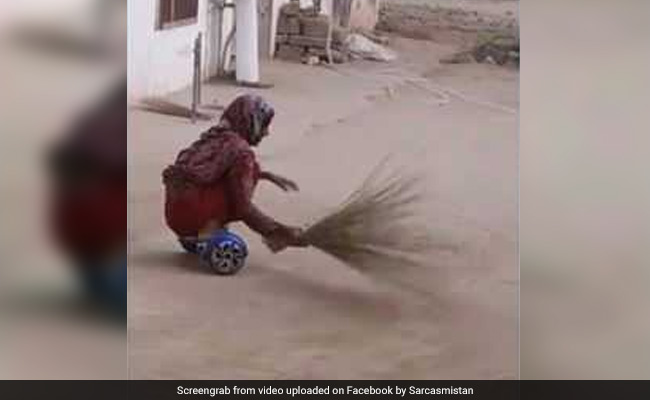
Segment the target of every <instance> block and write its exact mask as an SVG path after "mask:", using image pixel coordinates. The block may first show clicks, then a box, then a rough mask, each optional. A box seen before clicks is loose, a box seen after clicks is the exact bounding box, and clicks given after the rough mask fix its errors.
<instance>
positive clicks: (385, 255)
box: [303, 160, 432, 269]
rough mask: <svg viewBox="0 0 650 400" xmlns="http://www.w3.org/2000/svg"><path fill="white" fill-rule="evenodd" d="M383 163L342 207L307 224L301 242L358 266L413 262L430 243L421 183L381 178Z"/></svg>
mask: <svg viewBox="0 0 650 400" xmlns="http://www.w3.org/2000/svg"><path fill="white" fill-rule="evenodd" d="M386 161H387V160H384V161H383V162H382V163H380V165H379V166H377V167H376V168H375V169H374V170H373V171H372V172H371V174H370V175H369V176H368V178H367V179H366V180H365V181H364V182H363V184H362V185H361V187H360V188H359V189H357V190H356V191H355V192H353V193H352V194H351V195H350V197H349V198H348V199H347V200H346V201H345V202H344V203H343V204H342V205H341V206H339V207H338V208H337V209H335V210H334V211H333V212H332V213H330V214H329V215H326V216H324V217H323V218H321V219H320V220H318V221H316V222H315V223H313V224H311V225H310V226H309V227H308V228H307V229H306V230H305V232H304V235H303V239H304V241H305V242H306V243H308V244H309V245H310V246H313V247H315V248H318V249H320V250H321V251H323V252H325V253H327V254H330V255H331V256H333V257H335V258H337V259H339V260H341V261H343V262H344V263H346V264H348V265H350V266H352V267H357V268H361V269H362V268H366V267H371V266H372V265H375V264H376V263H377V262H380V261H382V262H385V261H394V262H397V263H413V262H416V260H417V258H418V256H420V255H423V254H424V252H425V251H426V250H428V249H429V248H430V245H431V243H432V240H431V238H430V235H429V232H428V230H427V229H426V228H425V227H424V225H423V224H421V223H420V221H419V220H418V212H417V207H416V206H417V205H418V204H420V203H421V201H422V200H423V198H424V195H423V193H422V191H421V188H422V185H421V181H420V179H419V178H418V177H415V176H409V175H405V174H402V173H393V174H391V175H390V176H387V177H383V175H382V172H383V170H384V166H385V164H386Z"/></svg>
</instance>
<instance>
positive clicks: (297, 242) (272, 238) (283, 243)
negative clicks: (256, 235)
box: [264, 226, 309, 253]
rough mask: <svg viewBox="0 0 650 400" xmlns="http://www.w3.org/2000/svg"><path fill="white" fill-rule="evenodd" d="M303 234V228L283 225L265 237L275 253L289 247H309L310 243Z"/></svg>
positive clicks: (265, 240)
mask: <svg viewBox="0 0 650 400" xmlns="http://www.w3.org/2000/svg"><path fill="white" fill-rule="evenodd" d="M303 234H304V229H302V228H297V227H291V226H283V227H282V228H280V229H277V230H276V231H275V232H273V234H271V235H269V236H267V237H265V238H264V243H265V244H266V245H267V246H268V248H269V249H270V250H271V251H272V252H273V253H279V252H281V251H282V250H284V249H286V248H287V247H307V246H309V243H307V242H306V241H305V239H304V235H303Z"/></svg>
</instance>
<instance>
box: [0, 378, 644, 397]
mask: <svg viewBox="0 0 650 400" xmlns="http://www.w3.org/2000/svg"><path fill="white" fill-rule="evenodd" d="M231 397H234V398H260V399H263V398H269V399H308V398H317V399H328V398H331V399H341V398H345V399H359V400H363V399H374V398H383V399H401V398H408V399H427V398H436V399H502V400H510V399H549V400H550V399H553V400H555V399H571V400H574V399H588V398H599V399H601V398H602V399H626V400H635V399H643V400H647V399H650V381H0V399H3V400H4V399H7V400H13V399H16V400H37V399H38V400H46V399H47V400H50V399H66V400H76V399H84V400H85V399H92V400H117V399H137V400H140V399H143V400H149V399H151V400H166V399H188V400H190V399H191V400H194V399H197V400H201V399H219V398H231Z"/></svg>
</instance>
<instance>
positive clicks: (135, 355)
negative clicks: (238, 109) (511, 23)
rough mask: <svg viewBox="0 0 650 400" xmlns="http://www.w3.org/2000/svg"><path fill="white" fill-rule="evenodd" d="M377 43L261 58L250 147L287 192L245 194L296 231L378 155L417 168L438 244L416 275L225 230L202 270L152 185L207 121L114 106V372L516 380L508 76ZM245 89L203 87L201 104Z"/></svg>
mask: <svg viewBox="0 0 650 400" xmlns="http://www.w3.org/2000/svg"><path fill="white" fill-rule="evenodd" d="M391 47H393V48H394V49H396V50H397V51H398V53H399V54H400V59H399V61H397V62H395V63H388V64H380V63H366V62H358V63H353V64H347V65H342V66H337V67H335V68H326V67H309V66H305V65H298V64H290V63H284V62H279V61H275V62H272V63H267V64H264V65H263V75H264V79H265V80H266V81H268V82H272V83H273V84H274V85H275V86H274V87H273V88H272V89H269V90H262V91H260V93H261V94H262V95H263V96H265V97H267V98H268V99H269V100H270V101H271V102H272V103H273V104H274V106H275V108H276V110H277V117H276V119H275V121H274V125H273V132H272V134H271V136H270V137H269V138H268V140H267V141H265V142H264V143H263V144H262V146H261V147H260V149H259V152H258V156H259V159H260V161H261V163H262V165H263V167H264V168H267V169H270V170H273V171H277V172H279V173H282V174H286V175H287V176H289V177H291V178H293V179H295V180H296V181H297V182H298V184H299V185H300V187H301V191H300V192H299V193H297V194H291V195H288V194H284V193H281V192H278V191H277V190H275V189H274V188H271V187H269V186H267V185H264V184H262V186H261V187H260V188H259V189H258V191H257V193H256V198H255V201H256V202H257V203H258V204H259V205H260V206H261V207H262V208H263V209H265V210H266V211H268V212H269V213H270V214H272V215H274V216H276V217H277V218H279V219H280V220H283V221H286V222H289V223H294V224H305V223H308V222H309V221H310V220H312V219H313V218H315V217H317V216H319V215H322V213H324V212H327V210H328V209H330V208H331V207H333V206H336V205H337V204H338V203H339V202H340V201H341V200H342V199H343V198H344V197H345V196H346V195H347V194H348V193H349V192H350V191H352V190H354V189H355V188H356V187H357V186H358V185H359V184H360V182H361V180H362V179H363V178H364V177H365V175H366V174H367V173H368V171H369V170H370V169H371V168H372V167H373V166H374V165H375V164H376V163H377V162H378V161H379V160H380V159H381V158H383V157H384V156H385V155H386V154H388V153H392V154H394V155H396V158H397V159H399V160H400V161H401V162H402V163H403V164H408V165H409V166H410V167H413V168H416V169H418V170H419V171H422V173H423V174H424V176H425V177H426V179H425V181H426V182H427V188H426V189H427V190H428V193H429V196H430V198H429V201H428V203H427V207H426V210H425V211H424V213H423V218H425V219H426V220H427V221H428V222H429V225H430V226H431V229H432V232H433V234H434V235H435V237H436V238H437V240H438V241H439V244H440V246H435V248H433V249H432V250H431V258H430V260H429V261H428V262H426V263H425V264H423V265H419V266H417V267H404V268H401V266H398V267H397V268H395V267H393V268H383V267H381V266H378V268H377V270H376V271H370V272H368V273H363V274H362V273H360V272H357V271H355V270H353V269H351V268H349V267H348V266H345V265H343V264H341V263H339V262H337V261H336V260H334V259H331V258H329V257H328V256H326V255H324V254H321V253H319V252H318V251H316V250H313V249H305V250H290V251H287V252H284V253H282V254H279V255H272V254H271V253H270V252H269V251H268V250H267V249H266V248H265V246H264V245H263V244H262V243H261V240H260V239H259V238H258V237H257V236H256V235H254V234H252V233H251V232H250V231H248V230H247V229H246V228H245V227H243V226H235V227H234V228H235V230H236V231H237V232H239V233H241V234H242V235H243V236H244V237H245V238H246V239H247V241H248V243H249V246H250V249H251V256H250V257H249V262H248V265H247V267H246V268H245V269H244V270H243V271H242V272H241V273H240V274H238V275H236V276H233V277H228V278H223V277H218V276H214V275H211V274H210V273H209V272H207V271H204V270H202V269H201V268H200V267H199V266H198V265H197V262H196V260H195V259H194V258H193V257H192V256H189V255H186V254H183V253H182V252H181V250H180V248H179V246H178V245H177V243H176V242H175V238H174V237H173V235H172V234H170V232H169V231H168V230H167V229H166V227H165V225H164V221H163V218H162V215H163V214H162V205H163V191H162V185H161V180H160V173H161V171H162V169H163V168H164V167H165V166H166V165H167V164H168V163H170V162H171V161H172V160H173V159H174V157H175V155H176V153H177V152H178V151H179V150H180V149H181V148H183V147H184V146H186V145H187V144H189V143H190V142H191V141H192V140H194V139H195V138H196V137H197V135H198V134H199V133H200V132H201V131H202V130H204V129H206V128H207V127H209V126H210V123H209V122H205V123H199V124H197V125H192V124H191V123H189V122H188V121H185V120H182V119H176V118H171V117H167V116H161V115H155V114H149V113H145V112H142V111H138V110H131V111H130V121H129V140H130V143H129V152H130V168H129V173H130V176H129V184H130V196H129V213H130V217H129V218H130V227H131V229H130V235H131V242H130V260H129V269H130V272H129V279H130V281H129V319H128V337H129V339H128V342H129V377H130V378H135V379H170V378H175V379H318V378H321V379H337V378H338V379H400V378H402V379H406V378H408V379H497V378H515V377H517V368H518V342H517V335H518V329H517V326H518V321H517V316H518V315H517V304H518V303H517V292H518V266H517V112H518V72H517V71H514V70H510V69H503V68H499V67H495V66H488V65H475V64H474V65H462V66H441V65H439V64H438V63H437V60H438V59H439V58H440V57H442V56H444V55H446V54H449V53H450V52H451V51H453V50H454V49H455V45H451V44H441V43H434V42H430V41H416V40H410V39H393V40H392V43H391ZM244 91H245V90H244V89H241V88H238V87H234V86H229V85H225V84H221V85H217V84H211V85H207V86H205V87H204V94H203V96H204V99H206V100H207V101H217V102H219V103H220V104H226V103H227V102H228V101H230V100H231V99H233V98H234V97H235V96H236V95H237V94H239V93H241V92H244ZM189 97H190V96H189V92H188V91H183V92H179V93H176V94H174V95H173V96H171V98H172V99H173V100H175V101H180V102H184V103H185V104H187V101H188V100H189Z"/></svg>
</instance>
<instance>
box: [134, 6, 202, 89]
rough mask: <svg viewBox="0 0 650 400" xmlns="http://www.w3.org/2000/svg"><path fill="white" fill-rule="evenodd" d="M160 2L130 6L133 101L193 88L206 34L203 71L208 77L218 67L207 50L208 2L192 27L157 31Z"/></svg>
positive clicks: (200, 9)
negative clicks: (197, 47)
mask: <svg viewBox="0 0 650 400" xmlns="http://www.w3.org/2000/svg"><path fill="white" fill-rule="evenodd" d="M157 7H158V0H136V1H129V2H128V30H129V38H128V53H129V62H128V79H129V98H130V100H132V101H133V100H136V99H139V98H143V97H149V96H160V95H164V94H167V93H170V92H173V91H176V90H179V89H182V88H183V87H186V86H187V85H189V84H191V82H192V75H193V51H192V50H193V46H194V39H195V38H196V36H197V34H198V33H199V32H202V33H203V37H204V39H203V44H204V46H203V47H204V48H203V59H204V64H203V69H204V73H205V74H208V73H209V71H210V70H213V69H214V66H212V65H209V62H210V61H211V60H212V57H211V55H210V53H208V52H207V51H206V49H210V50H211V51H213V49H212V48H211V46H208V45H206V43H208V42H209V41H208V40H206V33H207V32H208V2H207V1H206V0H200V1H199V11H198V20H197V22H196V23H194V24H192V25H186V26H181V27H177V28H171V29H164V30H157V29H156V13H157Z"/></svg>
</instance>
